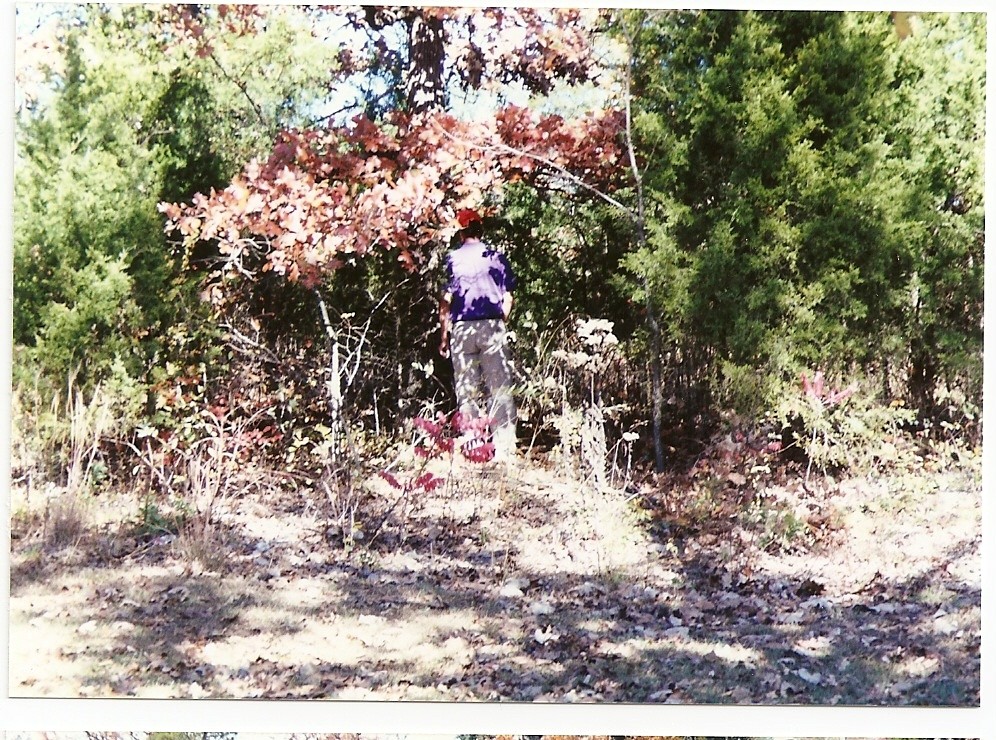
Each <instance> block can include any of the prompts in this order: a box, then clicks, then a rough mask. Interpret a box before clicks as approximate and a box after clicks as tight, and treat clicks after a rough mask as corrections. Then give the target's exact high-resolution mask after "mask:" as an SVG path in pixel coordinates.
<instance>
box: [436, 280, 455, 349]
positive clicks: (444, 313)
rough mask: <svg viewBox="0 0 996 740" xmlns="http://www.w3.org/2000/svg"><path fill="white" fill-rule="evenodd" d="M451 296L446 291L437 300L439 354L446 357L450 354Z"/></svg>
mask: <svg viewBox="0 0 996 740" xmlns="http://www.w3.org/2000/svg"><path fill="white" fill-rule="evenodd" d="M451 298H452V296H451V295H450V293H449V292H448V291H447V292H446V293H443V295H442V296H440V298H439V334H440V339H439V354H441V355H442V356H443V357H448V356H449V354H450V300H451Z"/></svg>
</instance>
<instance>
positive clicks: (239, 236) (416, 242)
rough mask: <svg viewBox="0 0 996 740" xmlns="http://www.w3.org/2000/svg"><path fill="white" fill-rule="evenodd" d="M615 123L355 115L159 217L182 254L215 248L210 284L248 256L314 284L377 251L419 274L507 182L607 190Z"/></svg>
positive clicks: (513, 116) (292, 136)
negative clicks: (461, 213)
mask: <svg viewBox="0 0 996 740" xmlns="http://www.w3.org/2000/svg"><path fill="white" fill-rule="evenodd" d="M621 126H622V120H621V118H620V117H619V116H618V115H617V114H615V113H607V114H593V115H590V116H587V117H585V118H582V119H578V120H574V121H567V120H565V119H563V118H561V117H559V116H550V117H546V118H540V117H536V116H534V115H533V114H531V113H530V112H528V111H526V110H525V109H521V108H511V109H508V110H506V111H504V112H503V113H502V114H501V115H500V116H498V118H497V119H496V120H495V121H493V122H491V123H473V122H468V121H463V120H460V119H457V118H456V117H454V116H452V115H450V114H448V113H445V112H441V111H436V112H430V113H426V114H420V115H417V116H415V117H411V118H409V117H407V116H404V115H402V114H397V115H395V116H394V117H393V118H391V119H390V120H389V121H387V122H385V123H383V124H377V123H375V122H373V121H371V120H369V119H367V118H365V117H357V118H355V119H354V120H353V122H352V124H351V125H349V126H343V127H329V128H326V129H323V130H305V131H286V132H283V133H282V134H281V135H280V137H279V138H278V140H277V142H276V144H275V146H274V148H273V151H272V153H271V155H270V157H269V159H268V160H267V161H265V162H260V161H257V160H254V161H252V162H250V163H249V164H248V165H247V166H246V167H245V168H244V170H243V172H242V173H241V175H239V176H238V177H236V178H235V179H234V180H233V181H232V183H231V184H230V185H229V186H228V187H227V188H225V189H224V190H222V191H220V192H215V191H212V192H211V193H210V195H207V196H205V195H197V196H195V197H194V199H193V201H192V202H191V203H190V204H187V205H179V204H169V203H163V204H160V206H159V208H160V211H161V212H162V213H164V214H165V215H166V217H167V222H166V230H167V231H168V232H179V233H180V234H181V235H182V237H183V239H184V242H185V243H186V244H187V246H188V247H191V246H193V245H194V244H196V243H197V242H198V241H200V240H208V241H214V242H216V243H217V245H218V250H219V252H220V253H221V254H222V255H223V256H224V257H225V259H226V264H225V267H224V268H223V269H222V270H219V271H218V272H217V273H215V275H213V277H215V278H222V277H224V275H225V274H226V273H233V272H236V271H243V272H245V271H249V270H252V269H253V265H250V264H248V263H249V260H247V259H246V256H247V254H256V253H261V255H262V266H261V267H262V269H263V270H264V271H273V272H275V273H277V274H280V275H284V276H286V277H287V278H288V279H289V280H291V281H301V282H302V283H303V284H305V285H307V286H309V287H313V286H314V285H316V284H317V283H318V282H319V281H320V280H321V277H322V275H323V274H324V273H325V272H327V271H330V270H335V269H336V268H337V267H339V266H340V265H341V264H342V260H343V259H344V257H345V256H350V255H363V254H365V253H367V252H369V251H371V250H372V249H377V248H380V249H387V250H396V251H397V255H398V259H399V260H400V261H402V262H403V263H404V265H405V266H406V267H407V268H408V269H410V270H417V269H418V268H419V267H421V266H422V265H423V264H424V263H425V261H426V259H427V257H428V254H429V253H430V251H431V249H432V248H433V247H434V246H436V247H438V246H440V245H442V244H445V243H446V242H448V240H449V238H450V237H451V236H452V235H453V233H454V232H455V231H456V229H457V228H458V227H457V223H456V221H455V219H454V212H455V211H456V210H457V209H459V208H462V207H479V205H480V204H481V203H482V202H483V201H484V199H485V196H486V194H489V193H492V192H493V191H495V190H497V189H499V187H500V185H501V183H502V181H503V180H505V179H512V178H526V179H532V180H536V179H537V178H539V177H540V176H542V175H546V176H551V175H553V176H557V177H561V178H563V177H565V176H567V177H569V176H574V177H578V178H580V179H582V180H584V182H586V183H587V184H589V185H592V186H595V185H601V186H606V185H607V184H608V183H611V182H612V181H613V180H614V179H615V178H616V177H618V176H619V174H620V172H621V169H622V167H621V163H622V156H621V150H620V144H619V142H618V133H619V131H620V128H621ZM211 296H212V297H213V299H214V300H216V301H220V300H223V294H222V293H221V292H220V291H218V290H216V291H213V292H212V293H211Z"/></svg>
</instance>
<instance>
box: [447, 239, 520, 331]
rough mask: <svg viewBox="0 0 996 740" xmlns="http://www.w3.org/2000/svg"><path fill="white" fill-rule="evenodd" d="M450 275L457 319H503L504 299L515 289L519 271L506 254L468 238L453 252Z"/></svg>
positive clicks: (452, 307)
mask: <svg viewBox="0 0 996 740" xmlns="http://www.w3.org/2000/svg"><path fill="white" fill-rule="evenodd" d="M446 276H447V278H448V280H449V282H448V283H447V286H446V289H447V290H448V291H449V292H450V293H451V294H452V296H453V297H452V299H451V300H450V317H451V318H452V319H453V321H475V320H478V319H500V318H502V309H501V304H502V298H503V297H504V295H505V294H506V293H509V292H511V291H513V290H515V274H514V273H513V272H512V266H511V265H510V264H509V263H508V260H507V259H505V255H503V254H502V253H501V252H499V251H497V250H495V249H492V248H491V247H489V246H488V245H487V244H485V243H484V242H482V241H480V240H478V239H468V240H467V241H466V242H464V243H463V246H462V247H460V248H459V249H457V250H456V251H454V252H451V253H450V255H449V256H448V257H447V258H446Z"/></svg>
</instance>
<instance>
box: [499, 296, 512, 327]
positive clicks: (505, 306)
mask: <svg viewBox="0 0 996 740" xmlns="http://www.w3.org/2000/svg"><path fill="white" fill-rule="evenodd" d="M501 315H502V318H504V319H505V321H508V317H509V316H511V315H512V294H511V293H509V292H508V291H506V292H505V294H504V295H503V296H502V297H501Z"/></svg>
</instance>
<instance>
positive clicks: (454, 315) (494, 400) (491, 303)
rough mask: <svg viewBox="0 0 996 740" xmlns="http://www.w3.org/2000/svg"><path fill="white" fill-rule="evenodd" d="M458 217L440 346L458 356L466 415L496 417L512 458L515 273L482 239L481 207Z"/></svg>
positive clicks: (501, 443) (460, 400) (497, 440)
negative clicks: (511, 345) (511, 321)
mask: <svg viewBox="0 0 996 740" xmlns="http://www.w3.org/2000/svg"><path fill="white" fill-rule="evenodd" d="M456 218H457V222H458V223H459V225H460V231H459V232H458V234H457V241H458V243H459V244H460V246H459V247H458V248H457V249H456V250H454V251H453V252H451V253H450V254H449V255H448V256H447V258H446V278H447V284H446V287H445V288H444V291H443V295H442V297H441V299H440V301H439V323H440V326H441V334H442V338H441V340H440V344H439V352H440V354H441V355H442V356H443V357H446V356H450V357H451V358H452V362H453V376H454V382H455V386H456V397H457V406H458V410H459V412H460V413H461V415H463V418H465V419H477V418H480V417H481V416H483V415H486V416H488V417H490V418H491V419H492V440H493V442H494V445H495V457H496V459H507V458H508V457H509V456H510V455H512V454H513V453H514V451H515V436H516V430H515V424H516V409H515V401H514V399H513V398H512V360H511V352H510V350H509V346H508V345H509V341H508V329H507V327H506V322H507V321H508V317H509V314H510V313H511V311H512V291H513V290H515V273H514V272H513V271H512V266H511V265H510V264H509V262H508V260H507V259H506V258H505V255H503V254H502V253H501V252H499V251H498V250H496V249H494V248H492V247H490V246H489V245H488V244H486V243H485V242H483V241H482V240H481V238H482V236H483V233H484V222H483V220H482V218H481V215H480V214H479V213H478V212H477V211H474V210H471V209H469V208H464V209H462V210H460V211H458V212H457V214H456ZM482 382H483V386H484V391H485V393H484V400H483V403H482V401H481V400H480V396H481V393H480V391H481V386H482Z"/></svg>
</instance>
